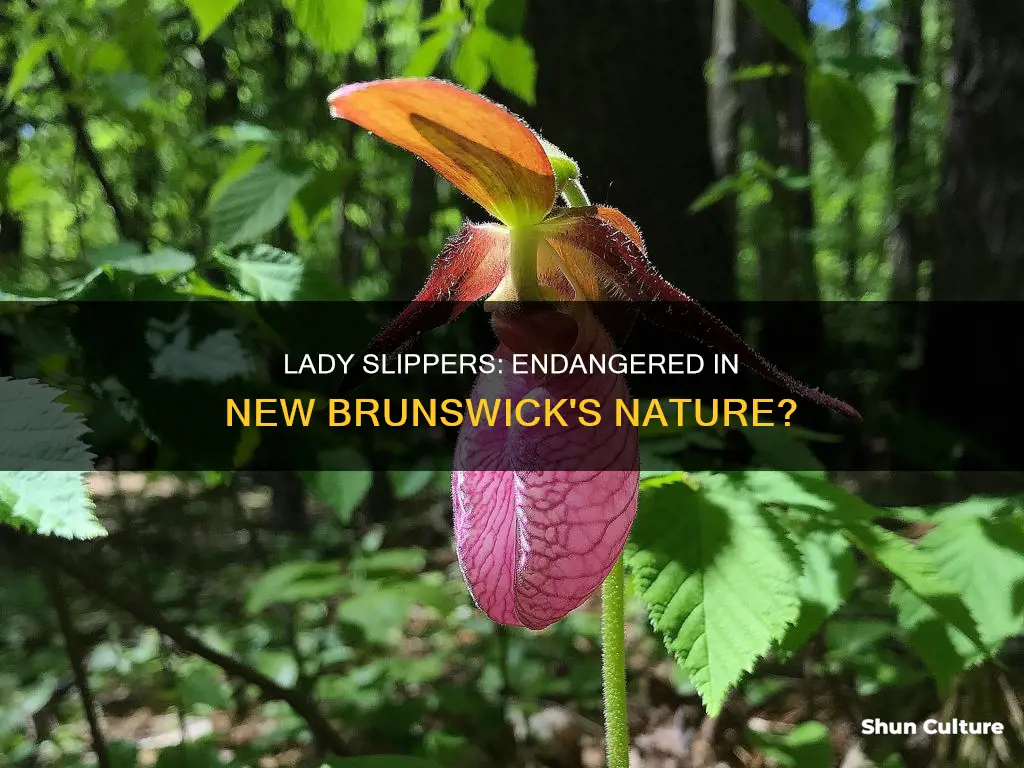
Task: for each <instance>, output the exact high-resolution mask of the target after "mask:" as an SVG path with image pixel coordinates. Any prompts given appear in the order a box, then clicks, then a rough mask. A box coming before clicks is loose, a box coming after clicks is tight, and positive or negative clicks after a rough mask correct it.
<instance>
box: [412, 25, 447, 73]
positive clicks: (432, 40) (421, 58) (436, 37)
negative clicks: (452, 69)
mask: <svg viewBox="0 0 1024 768" xmlns="http://www.w3.org/2000/svg"><path fill="white" fill-rule="evenodd" d="M454 39H455V31H454V30H453V29H441V30H439V31H437V32H435V33H434V34H432V35H431V36H430V37H428V38H427V39H426V40H424V41H423V42H422V43H420V45H419V47H418V48H417V49H416V50H415V52H414V53H413V55H412V58H411V59H410V60H409V64H408V65H407V66H406V68H405V72H403V73H402V74H403V75H404V76H405V77H426V76H427V75H432V74H434V70H435V69H437V65H438V64H440V63H441V57H442V56H444V52H445V51H446V50H448V46H449V45H450V44H451V42H452V40H454Z"/></svg>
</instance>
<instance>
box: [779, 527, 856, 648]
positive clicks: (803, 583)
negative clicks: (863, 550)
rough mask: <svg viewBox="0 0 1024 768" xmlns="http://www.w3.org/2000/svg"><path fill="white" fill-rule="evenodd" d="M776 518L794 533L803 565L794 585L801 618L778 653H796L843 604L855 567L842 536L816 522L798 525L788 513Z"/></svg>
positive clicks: (780, 646) (782, 643)
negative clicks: (798, 598) (798, 579)
mask: <svg viewBox="0 0 1024 768" xmlns="http://www.w3.org/2000/svg"><path fill="white" fill-rule="evenodd" d="M779 517H780V522H785V524H786V527H787V528H788V529H789V530H791V531H792V532H793V538H794V539H795V540H796V542H797V547H798V548H799V550H800V554H801V555H802V558H803V563H804V571H803V574H802V575H801V576H800V581H799V582H798V584H797V589H798V591H799V594H800V601H801V602H800V616H799V618H798V619H797V620H796V622H795V623H794V624H793V626H792V627H790V629H789V631H788V632H787V633H786V636H785V638H783V640H782V642H781V643H779V648H780V650H782V651H784V652H786V653H795V652H796V651H797V650H799V649H800V647H801V646H802V645H803V644H804V643H805V642H806V641H807V639H808V638H809V637H810V636H811V635H812V634H814V632H815V631H817V629H818V627H820V626H821V625H822V624H823V623H824V621H825V619H827V618H828V617H829V616H831V615H832V614H833V613H835V612H836V611H837V610H838V609H839V607H840V606H841V605H842V604H843V603H844V602H845V601H846V598H847V597H848V596H849V594H850V591H851V590H852V589H853V584H854V582H855V581H856V579H857V564H856V562H855V560H854V558H853V552H852V551H851V548H850V544H849V542H847V541H846V539H845V538H844V537H843V535H842V534H841V533H839V532H837V531H834V530H829V529H828V528H827V527H825V526H823V525H821V524H820V523H818V522H816V521H803V523H802V524H801V523H798V522H797V521H795V520H793V519H792V518H793V513H790V512H787V513H784V514H783V515H780V516H779Z"/></svg>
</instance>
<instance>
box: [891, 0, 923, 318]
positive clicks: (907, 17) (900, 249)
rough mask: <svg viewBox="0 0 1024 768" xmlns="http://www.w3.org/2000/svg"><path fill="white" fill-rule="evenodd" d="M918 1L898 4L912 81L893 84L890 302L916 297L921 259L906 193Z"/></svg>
mask: <svg viewBox="0 0 1024 768" xmlns="http://www.w3.org/2000/svg"><path fill="white" fill-rule="evenodd" d="M921 3H922V0H901V1H900V3H899V5H898V7H899V14H900V22H899V24H900V32H899V41H898V42H897V46H896V47H897V51H896V55H897V57H898V58H899V60H900V63H901V64H903V66H904V67H905V68H906V70H907V72H908V73H909V74H910V76H911V78H912V80H911V81H910V82H905V83H900V84H899V85H897V86H896V99H895V102H894V104H893V112H892V186H893V200H894V206H895V208H896V211H895V213H896V217H895V218H896V220H895V222H894V226H893V231H892V236H891V238H890V240H889V263H890V265H891V268H892V276H891V277H890V283H889V298H890V299H892V300H893V301H912V300H913V299H914V298H915V297H916V296H917V288H918V277H917V273H918V266H919V264H920V260H921V254H920V253H919V251H918V248H917V247H916V245H917V242H918V238H917V221H916V218H915V216H914V211H913V206H912V204H911V202H912V201H911V200H910V199H909V194H908V186H909V183H910V181H911V179H910V173H909V172H910V161H911V157H912V149H913V144H912V141H911V127H912V124H913V117H914V102H915V101H916V100H917V93H918V84H917V78H919V77H920V76H921V48H922V43H923V40H922V34H921Z"/></svg>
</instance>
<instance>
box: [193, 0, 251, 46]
mask: <svg viewBox="0 0 1024 768" xmlns="http://www.w3.org/2000/svg"><path fill="white" fill-rule="evenodd" d="M241 1H242V0H185V5H187V6H188V9H189V11H190V12H191V13H192V18H194V19H195V20H196V23H197V24H198V25H199V42H203V41H204V40H206V38H208V37H209V36H210V35H212V34H213V33H214V32H216V31H217V28H218V27H219V26H220V25H221V24H223V23H224V19H226V18H227V17H228V16H229V15H230V14H231V12H232V11H233V10H235V8H237V7H238V5H239V4H240V3H241Z"/></svg>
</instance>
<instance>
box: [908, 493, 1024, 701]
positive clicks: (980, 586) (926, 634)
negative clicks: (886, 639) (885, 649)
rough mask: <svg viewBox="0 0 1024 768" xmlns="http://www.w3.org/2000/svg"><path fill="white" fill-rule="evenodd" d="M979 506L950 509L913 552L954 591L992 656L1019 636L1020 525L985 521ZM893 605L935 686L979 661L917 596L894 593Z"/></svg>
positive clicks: (1023, 567) (1023, 612)
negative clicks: (921, 554)
mask: <svg viewBox="0 0 1024 768" xmlns="http://www.w3.org/2000/svg"><path fill="white" fill-rule="evenodd" d="M984 506H985V505H984V504H972V505H966V506H965V505H963V504H960V505H954V507H955V508H956V510H955V511H954V512H953V513H952V515H951V516H949V517H946V518H945V519H943V521H942V522H940V523H939V525H938V526H936V527H935V528H933V529H932V530H931V531H930V532H929V533H927V534H926V535H925V536H924V537H923V538H922V539H921V540H920V542H919V543H918V546H919V547H920V549H921V551H922V552H924V553H926V554H927V555H929V556H930V558H931V561H932V562H933V563H935V567H936V569H937V570H938V572H939V574H940V575H941V576H942V577H944V578H945V579H947V580H948V581H949V582H950V583H951V584H953V585H954V586H955V587H956V588H957V589H958V590H959V592H960V594H961V595H962V596H963V600H964V603H966V605H967V606H968V608H969V609H970V610H971V613H972V615H973V616H974V618H975V619H976V620H977V626H978V634H979V635H980V637H981V639H982V641H983V642H984V644H985V646H986V647H987V648H988V649H989V650H990V651H992V652H996V651H998V649H999V648H1000V647H1001V646H1002V644H1003V643H1004V642H1005V641H1006V640H1007V639H1008V638H1010V637H1014V636H1016V635H1018V634H1020V633H1022V632H1024V600H1022V599H1021V594H1020V591H1021V586H1020V585H1022V584H1024V522H1022V520H1021V518H1019V517H1016V516H1005V517H998V518H993V519H988V518H987V517H984V516H982V514H983V510H984ZM940 515H941V513H940ZM892 599H893V603H894V605H895V606H896V608H897V611H898V615H899V619H900V625H901V627H902V628H903V630H904V631H905V633H906V634H907V640H908V642H909V643H910V644H911V646H912V647H913V648H914V649H915V650H916V651H917V652H918V654H919V655H920V656H921V658H922V659H923V660H924V661H925V663H926V664H927V665H928V668H929V670H931V671H932V673H933V674H934V675H935V676H936V677H937V678H938V679H939V681H940V682H945V683H948V682H949V681H950V680H951V679H952V678H953V677H954V676H955V675H957V674H959V673H960V672H961V671H962V670H963V669H965V668H968V667H970V666H972V665H974V664H976V663H978V662H979V661H981V660H982V659H983V658H984V654H982V653H981V652H980V650H979V649H978V648H977V647H976V645H975V644H973V643H972V642H971V640H970V639H969V638H968V637H967V636H965V635H964V633H963V632H961V631H959V630H958V629H956V628H955V627H954V626H952V625H951V624H949V623H948V622H947V621H946V619H945V618H944V617H942V616H940V615H939V614H938V613H937V612H936V611H935V610H934V609H933V608H932V607H930V606H929V605H927V604H926V603H924V602H923V601H921V600H920V599H919V598H917V597H916V596H914V595H908V594H906V591H905V590H900V589H898V588H894V590H893V595H892Z"/></svg>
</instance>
